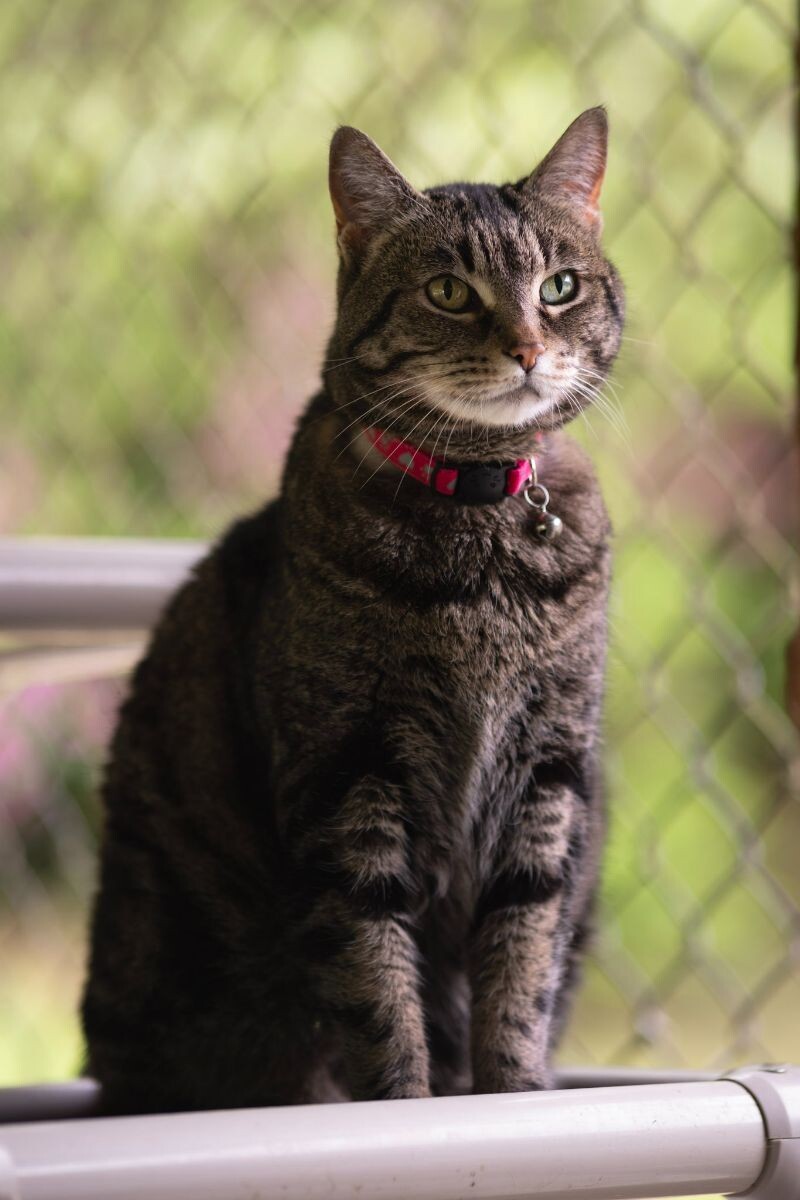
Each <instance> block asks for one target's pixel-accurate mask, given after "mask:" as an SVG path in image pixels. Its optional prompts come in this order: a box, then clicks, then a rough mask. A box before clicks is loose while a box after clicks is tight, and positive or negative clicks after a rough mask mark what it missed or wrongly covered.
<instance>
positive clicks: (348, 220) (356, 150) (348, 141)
mask: <svg viewBox="0 0 800 1200" xmlns="http://www.w3.org/2000/svg"><path fill="white" fill-rule="evenodd" d="M328 179H329V184H330V191H331V201H332V203H333V211H334V213H335V214H336V229H337V233H338V242H339V249H340V250H341V252H342V254H343V255H344V256H345V257H348V256H349V255H350V253H355V254H356V255H358V253H359V252H361V251H363V250H364V249H365V248H366V247H367V245H368V244H369V243H370V241H371V240H372V239H373V238H374V237H375V236H376V235H377V234H380V233H383V232H385V231H387V230H389V229H391V227H392V224H393V222H394V221H395V220H396V219H397V217H399V216H402V215H405V214H406V213H408V212H409V211H410V210H411V209H412V208H414V207H416V206H417V205H419V204H422V203H424V201H423V197H422V196H421V195H420V194H419V192H417V191H415V189H414V188H413V187H412V186H411V184H410V183H409V182H408V180H407V179H405V178H404V177H403V176H402V175H401V174H400V172H399V171H398V169H397V167H396V166H395V165H394V163H393V162H390V160H389V159H388V158H387V157H386V155H385V154H384V153H383V151H382V150H381V149H380V148H379V147H378V146H376V144H375V142H373V140H372V138H370V137H367V135H366V134H365V133H362V132H361V130H360V129H353V128H352V126H350V125H343V126H342V127H341V128H340V129H337V130H336V133H335V134H334V135H333V140H332V141H331V153H330V169H329V175H328Z"/></svg>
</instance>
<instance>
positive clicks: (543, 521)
mask: <svg viewBox="0 0 800 1200" xmlns="http://www.w3.org/2000/svg"><path fill="white" fill-rule="evenodd" d="M535 528H536V536H537V537H540V538H542V539H543V540H544V541H546V542H554V541H555V540H556V538H557V537H560V535H561V530H562V529H563V528H564V522H563V521H562V520H561V517H557V516H556V515H555V513H549V512H543V513H542V514H541V516H540V517H539V519H538V521H537V522H536V526H535Z"/></svg>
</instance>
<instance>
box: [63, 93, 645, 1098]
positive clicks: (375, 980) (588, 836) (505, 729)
mask: <svg viewBox="0 0 800 1200" xmlns="http://www.w3.org/2000/svg"><path fill="white" fill-rule="evenodd" d="M604 161H605V120H604V117H603V116H602V114H600V113H599V112H598V111H597V110H591V111H590V113H589V114H584V117H582V118H579V120H578V122H576V123H575V124H574V125H573V126H571V127H570V130H569V131H568V132H567V134H565V135H564V138H562V140H561V142H559V143H558V145H557V147H556V148H555V149H554V150H553V151H552V152H551V154H550V155H549V156H548V158H547V159H545V160H544V163H543V164H542V166H541V167H540V168H539V169H538V171H536V172H534V173H533V175H532V176H531V177H530V178H528V179H526V180H522V181H520V183H518V184H515V185H507V186H505V187H502V188H495V187H490V186H488V185H485V186H484V185H480V186H479V185H467V184H464V185H451V186H448V187H442V188H434V189H432V190H430V191H428V192H426V193H418V192H415V191H414V189H413V188H412V187H411V185H410V184H408V183H407V182H406V181H405V180H403V179H402V176H400V175H399V173H398V172H397V171H396V169H395V168H394V167H393V166H392V164H391V163H390V162H389V161H388V159H386V158H385V156H383V155H382V153H381V152H380V151H379V150H378V149H377V147H375V146H374V144H373V143H372V142H370V141H369V139H367V138H365V137H364V135H363V134H358V133H357V131H353V130H345V131H340V133H338V134H337V135H336V137H335V139H334V143H333V152H332V165H331V189H332V195H333V199H334V208H335V211H336V216H337V224H338V236H339V246H340V251H341V269H340V276H339V312H338V320H337V324H336V328H335V330H334V333H333V336H332V338H331V342H330V346H329V350H328V356H327V361H326V369H325V375H324V379H325V384H324V386H323V388H322V390H321V391H320V393H319V394H318V395H317V396H316V397H314V399H313V400H312V401H311V403H310V405H309V406H308V409H307V411H306V413H305V415H304V416H303V418H302V420H301V422H300V424H299V427H298V430H297V433H296V436H295V439H294V442H293V445H292V447H291V450H290V453H289V457H288V461H287V464H286V470H285V475H284V480H283V486H282V490H281V495H280V497H279V498H278V500H277V501H275V502H274V503H272V504H270V505H268V506H267V507H266V508H265V509H263V510H262V511H261V512H259V513H257V514H255V515H254V516H252V517H249V518H247V519H245V520H242V521H240V522H239V523H238V524H237V525H235V526H234V527H233V528H232V529H231V530H230V531H229V532H228V533H227V534H226V536H225V537H224V538H223V539H222V541H221V542H220V543H219V545H218V546H217V547H216V548H215V549H214V550H213V551H212V552H211V554H210V555H209V556H208V557H207V559H206V560H205V561H204V562H203V563H202V564H201V565H200V567H199V568H198V569H197V571H196V573H195V575H194V577H193V578H192V580H191V581H190V582H189V583H188V584H187V585H186V586H184V587H183V588H182V589H181V590H180V591H179V592H178V594H177V595H176V596H175V597H174V599H173V600H172V602H171V603H170V605H169V606H168V608H167V611H166V612H165V614H164V616H163V618H162V620H161V622H160V624H159V626H158V628H157V629H156V632H155V634H154V636H153V639H152V642H151V645H150V647H149V650H148V653H147V655H146V657H145V659H144V660H143V661H142V663H141V664H140V665H139V667H138V669H137V671H136V673H135V676H134V679H133V682H132V686H131V689H130V694H129V697H128V699H127V701H126V703H125V705H124V707H123V709H122V712H121V715H120V720H119V723H118V728H117V731H116V735H115V738H114V743H113V746H112V750H111V755H110V760H109V764H108V768H107V772H106V778H105V785H104V801H105V807H106V827H105V835H104V840H103V847H102V859H101V877H100V888H99V892H98V896H97V902H96V905H95V911H94V919H93V926H92V950H91V964H90V971H89V978H88V981H87V985H86V990H85V995H84V1003H83V1019H84V1027H85V1031H86V1038H87V1044H88V1062H87V1066H88V1069H89V1070H90V1071H91V1072H92V1073H93V1074H94V1075H96V1076H97V1077H98V1078H99V1079H100V1081H101V1083H102V1084H103V1088H104V1096H105V1104H106V1108H107V1110H108V1111H109V1112H123V1111H137V1110H138V1111H147V1110H169V1109H191V1108H213V1107H227V1106H236V1105H257V1104H258V1105H260V1104H287V1103H302V1102H309V1101H320V1100H335V1099H342V1098H347V1097H353V1098H359V1099H365V1098H376V1097H404V1096H425V1095H429V1094H441V1093H451V1092H458V1091H464V1090H468V1089H469V1088H473V1087H474V1088H475V1089H477V1090H479V1091H513V1090H521V1089H529V1088H537V1087H545V1086H547V1085H548V1084H549V1082H550V1079H551V1052H552V1048H553V1045H554V1043H555V1041H556V1039H557V1036H558V1033H559V1031H560V1028H561V1026H562V1025H563V1021H564V1018H565V1013H566V1009H567V1001H568V996H569V993H570V991H571V988H572V983H573V980H574V976H575V972H576V968H577V965H578V963H579V959H580V954H581V951H582V947H583V944H584V942H585V939H586V933H587V928H588V922H589V912H590V908H591V901H592V894H593V891H594V886H595V879H596V874H597V867H598V860H599V853H600V845H601V841H602V825H603V814H602V800H601V794H600V789H599V786H598V774H599V772H598V753H599V746H598V739H599V732H598V727H599V719H600V706H601V698H602V689H603V666H604V656H605V642H606V616H605V610H606V596H607V586H608V575H609V553H608V545H607V540H608V521H607V517H606V514H605V510H604V507H603V503H602V499H601V497H600V495H599V491H598V488H597V484H596V481H595V479H594V476H593V473H592V471H591V468H590V466H589V464H588V462H587V460H586V459H585V457H584V456H583V454H582V453H581V452H580V451H578V449H577V448H576V447H575V445H574V444H573V443H571V442H570V441H569V440H568V439H567V438H566V436H565V435H564V434H562V433H561V432H560V426H561V425H562V424H564V422H565V421H566V420H567V419H568V418H569V417H570V416H571V415H573V413H574V411H576V409H578V408H580V407H581V406H582V405H583V404H585V403H587V402H588V401H589V399H590V398H591V389H590V388H582V389H577V388H576V386H575V383H576V381H577V380H579V379H582V380H588V379H592V378H597V379H598V380H600V379H602V378H604V377H605V373H606V372H607V370H608V368H609V366H610V364H611V362H612V360H613V357H614V354H615V353H616V349H617V346H618V344H619V337H620V329H621V322H622V307H623V299H622V292H621V287H620V284H619V280H618V278H617V276H616V273H615V272H614V270H613V268H612V267H611V266H610V264H608V263H607V261H606V260H605V259H604V258H603V256H602V252H601V250H600V247H599V241H598V237H599V218H598V216H597V210H596V201H597V193H598V191H599V181H600V179H601V177H602V167H603V164H604ZM559 267H560V268H561V269H562V270H563V269H573V270H576V271H578V273H579V275H580V278H581V284H580V290H579V294H578V298H577V300H576V301H575V302H573V303H570V304H567V305H564V306H563V310H562V311H557V310H555V309H554V310H552V311H545V307H544V306H543V305H542V304H541V303H540V301H539V298H538V286H539V282H540V281H541V279H542V277H543V276H544V275H545V274H546V273H548V272H549V273H552V271H553V270H554V269H558V268H559ZM446 271H450V272H453V273H455V274H458V275H459V276H460V277H463V278H464V280H465V281H466V282H468V283H470V285H471V286H472V287H474V289H475V294H476V295H477V296H478V297H479V301H476V305H478V307H476V309H475V311H473V312H471V313H470V314H468V315H464V316H457V317H453V316H452V315H450V314H445V313H441V312H438V311H436V310H435V309H434V308H433V307H432V305H431V304H430V303H428V302H427V301H426V300H425V296H424V285H425V282H426V281H427V280H428V279H429V278H431V276H434V275H436V274H441V273H442V272H446ZM520 330H522V331H523V332H527V333H528V334H530V335H531V336H532V337H533V336H535V338H536V340H537V342H538V343H541V345H542V347H543V349H542V352H541V359H542V361H543V363H544V364H545V367H546V368H547V370H544V369H543V370H541V371H540V370H539V369H538V361H537V369H536V371H534V372H533V373H532V378H527V377H526V378H525V379H524V380H521V379H520V370H521V368H519V367H518V364H517V362H516V360H515V359H514V357H513V356H512V355H510V353H509V347H510V345H511V343H512V341H513V338H514V337H516V336H517V335H518V334H519V332H520ZM579 372H584V373H583V374H579ZM588 372H595V375H594V376H592V375H590V374H588ZM532 414H533V415H532ZM370 421H372V422H374V423H376V424H381V425H384V426H391V427H392V428H393V429H395V430H396V431H397V432H398V433H399V434H401V435H402V436H404V437H406V438H409V439H411V440H413V441H415V442H417V443H418V444H422V445H425V447H426V448H427V449H428V450H430V451H432V452H436V451H437V450H438V452H439V453H440V454H441V453H442V452H443V451H444V450H445V448H446V450H447V454H448V455H449V456H450V457H451V458H457V459H461V460H480V459H484V460H485V459H500V460H507V459H512V458H518V457H522V456H523V455H525V454H526V453H530V452H531V450H532V448H533V444H534V443H533V435H534V433H535V432H536V430H537V429H543V430H545V431H546V433H547V440H546V452H545V453H544V454H543V456H542V458H541V461H540V477H541V478H542V480H543V481H544V482H545V483H546V485H547V487H548V488H549V490H550V494H551V508H552V510H553V511H554V512H556V513H558V515H559V516H560V517H561V518H562V520H563V522H564V531H563V534H562V536H561V538H560V539H559V540H558V541H557V542H554V543H547V542H542V541H540V540H538V539H537V538H536V537H535V536H534V535H533V533H532V522H531V516H530V510H529V509H528V508H527V506H526V505H525V503H524V502H523V500H522V499H521V498H515V499H513V500H507V501H504V502H503V503H501V504H498V505H494V506H487V507H477V508H467V507H461V506H459V505H457V504H454V503H453V502H452V501H450V500H447V499H444V498H442V497H438V496H435V495H434V494H432V493H430V492H428V491H426V490H425V489H424V488H422V487H421V486H419V485H418V484H416V483H414V482H412V481H409V480H404V479H403V478H402V476H399V475H398V474H397V472H396V470H395V468H393V467H391V465H389V464H385V463H384V464H381V463H380V462H376V461H375V459H374V458H371V457H370V454H369V447H366V448H365V447H364V444H363V438H361V437H360V433H361V430H362V429H363V426H364V424H365V423H367V422H370Z"/></svg>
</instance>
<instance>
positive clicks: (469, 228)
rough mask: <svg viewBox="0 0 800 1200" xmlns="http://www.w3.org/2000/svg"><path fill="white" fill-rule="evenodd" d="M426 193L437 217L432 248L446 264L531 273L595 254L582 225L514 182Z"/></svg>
mask: <svg viewBox="0 0 800 1200" xmlns="http://www.w3.org/2000/svg"><path fill="white" fill-rule="evenodd" d="M424 195H425V196H426V197H427V198H428V200H429V203H430V205H431V210H432V216H433V217H434V218H435V220H434V221H433V222H432V229H431V238H430V246H429V251H430V253H431V254H433V255H435V257H437V258H438V259H439V261H440V263H441V265H442V266H443V267H445V266H457V265H458V263H459V262H460V263H462V264H463V266H464V268H465V269H466V271H467V272H469V273H470V274H473V273H474V274H478V275H485V276H489V277H490V276H496V275H498V274H500V275H507V274H509V273H510V274H511V275H517V274H530V273H531V272H533V273H538V272H540V271H546V270H548V269H550V268H552V269H556V268H558V267H565V266H568V265H577V261H578V259H581V260H584V259H585V258H586V257H587V255H591V251H592V247H591V245H590V244H589V243H588V242H587V238H586V236H585V233H584V232H583V231H582V230H581V229H580V227H579V226H577V225H576V224H575V223H574V222H571V221H569V220H568V219H565V217H564V215H563V214H562V213H560V212H558V211H557V210H553V209H552V208H551V207H550V206H548V205H542V204H537V203H536V202H535V201H533V202H532V201H531V199H530V198H529V197H528V196H526V195H524V194H523V193H521V192H520V190H519V189H518V188H517V187H515V186H514V185H511V184H507V185H505V186H501V187H497V186H495V185H493V184H474V183H454V184H446V185H443V186H439V187H434V188H430V189H428V190H427V191H426V192H425V193H424ZM421 224H422V225H423V226H424V221H423V222H421ZM434 228H435V233H434ZM421 232H424V229H423V230H421ZM426 240H427V239H426ZM447 260H450V261H449V262H448V261H447Z"/></svg>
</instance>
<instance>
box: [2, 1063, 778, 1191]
mask: <svg viewBox="0 0 800 1200" xmlns="http://www.w3.org/2000/svg"><path fill="white" fill-rule="evenodd" d="M576 1081H577V1082H581V1083H585V1082H586V1080H583V1079H578V1080H576ZM65 1090H66V1091H68V1089H65ZM75 1090H76V1091H77V1092H78V1093H79V1094H78V1096H77V1098H76V1102H77V1104H78V1105H80V1104H84V1103H85V1100H86V1097H85V1092H86V1088H85V1086H82V1085H78V1086H77V1088H76V1089H75ZM60 1099H61V1104H62V1106H67V1107H68V1105H69V1097H68V1096H66V1095H62V1096H61V1098H60ZM0 1101H2V1094H0ZM24 1102H25V1103H26V1104H27V1116H28V1123H21V1124H15V1123H13V1120H12V1123H10V1124H6V1125H2V1126H0V1197H2V1198H3V1200H93V1198H96V1200H101V1198H102V1200H107V1197H109V1196H114V1197H115V1200H140V1197H145V1196H151V1195H152V1196H159V1197H160V1198H162V1200H172V1198H173V1197H175V1198H176V1200H177V1198H178V1197H185V1196H187V1195H191V1196H192V1197H193V1200H206V1198H208V1200H221V1198H222V1197H226V1196H234V1195H266V1196H284V1197H286V1200H315V1198H317V1197H319V1200H322V1198H323V1197H327V1196H331V1195H339V1194H342V1195H363V1196H369V1197H381V1198H382V1200H408V1197H409V1196H414V1197H415V1200H460V1198H462V1197H464V1196H475V1197H476V1198H480V1200H511V1197H518V1198H519V1200H566V1198H569V1200H625V1197H638V1198H639V1200H647V1198H648V1197H657V1196H673V1197H677V1196H695V1195H701V1194H708V1193H710V1192H725V1193H729V1192H736V1193H737V1194H744V1192H745V1189H747V1192H746V1194H747V1195H748V1196H749V1197H751V1198H752V1200H798V1197H800V1069H798V1068H788V1067H766V1068H763V1067H761V1068H748V1069H746V1070H743V1071H740V1072H736V1073H734V1074H733V1075H732V1076H729V1077H726V1078H722V1079H718V1080H695V1081H690V1082H661V1083H655V1084H647V1083H640V1084H632V1085H630V1084H629V1085H628V1086H597V1087H594V1088H592V1089H590V1090H587V1089H586V1088H580V1087H579V1088H575V1089H568V1090H561V1091H555V1092H546V1093H542V1092H540V1093H534V1094H514V1095H505V1096H454V1097H443V1098H437V1099H427V1100H395V1101H375V1102H370V1103H365V1104H364V1103H362V1104H332V1105H301V1106H296V1107H292V1108H273V1109H240V1110H236V1111H227V1112H207V1113H177V1114H171V1115H167V1116H158V1117H117V1118H106V1119H104V1118H99V1119H89V1120H87V1119H84V1120H77V1121H76V1120H63V1121H49V1122H48V1123H44V1124H43V1123H38V1122H34V1123H30V1115H31V1111H32V1110H33V1112H34V1114H35V1107H36V1106H35V1098H33V1097H32V1096H31V1095H30V1091H29V1093H28V1095H27V1096H26V1097H25V1100H24ZM48 1104H49V1105H50V1106H51V1107H52V1104H53V1096H52V1090H50V1091H49V1092H48V1093H47V1094H46V1095H44V1096H43V1097H42V1105H43V1106H44V1108H45V1111H46V1107H47V1105H48Z"/></svg>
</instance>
